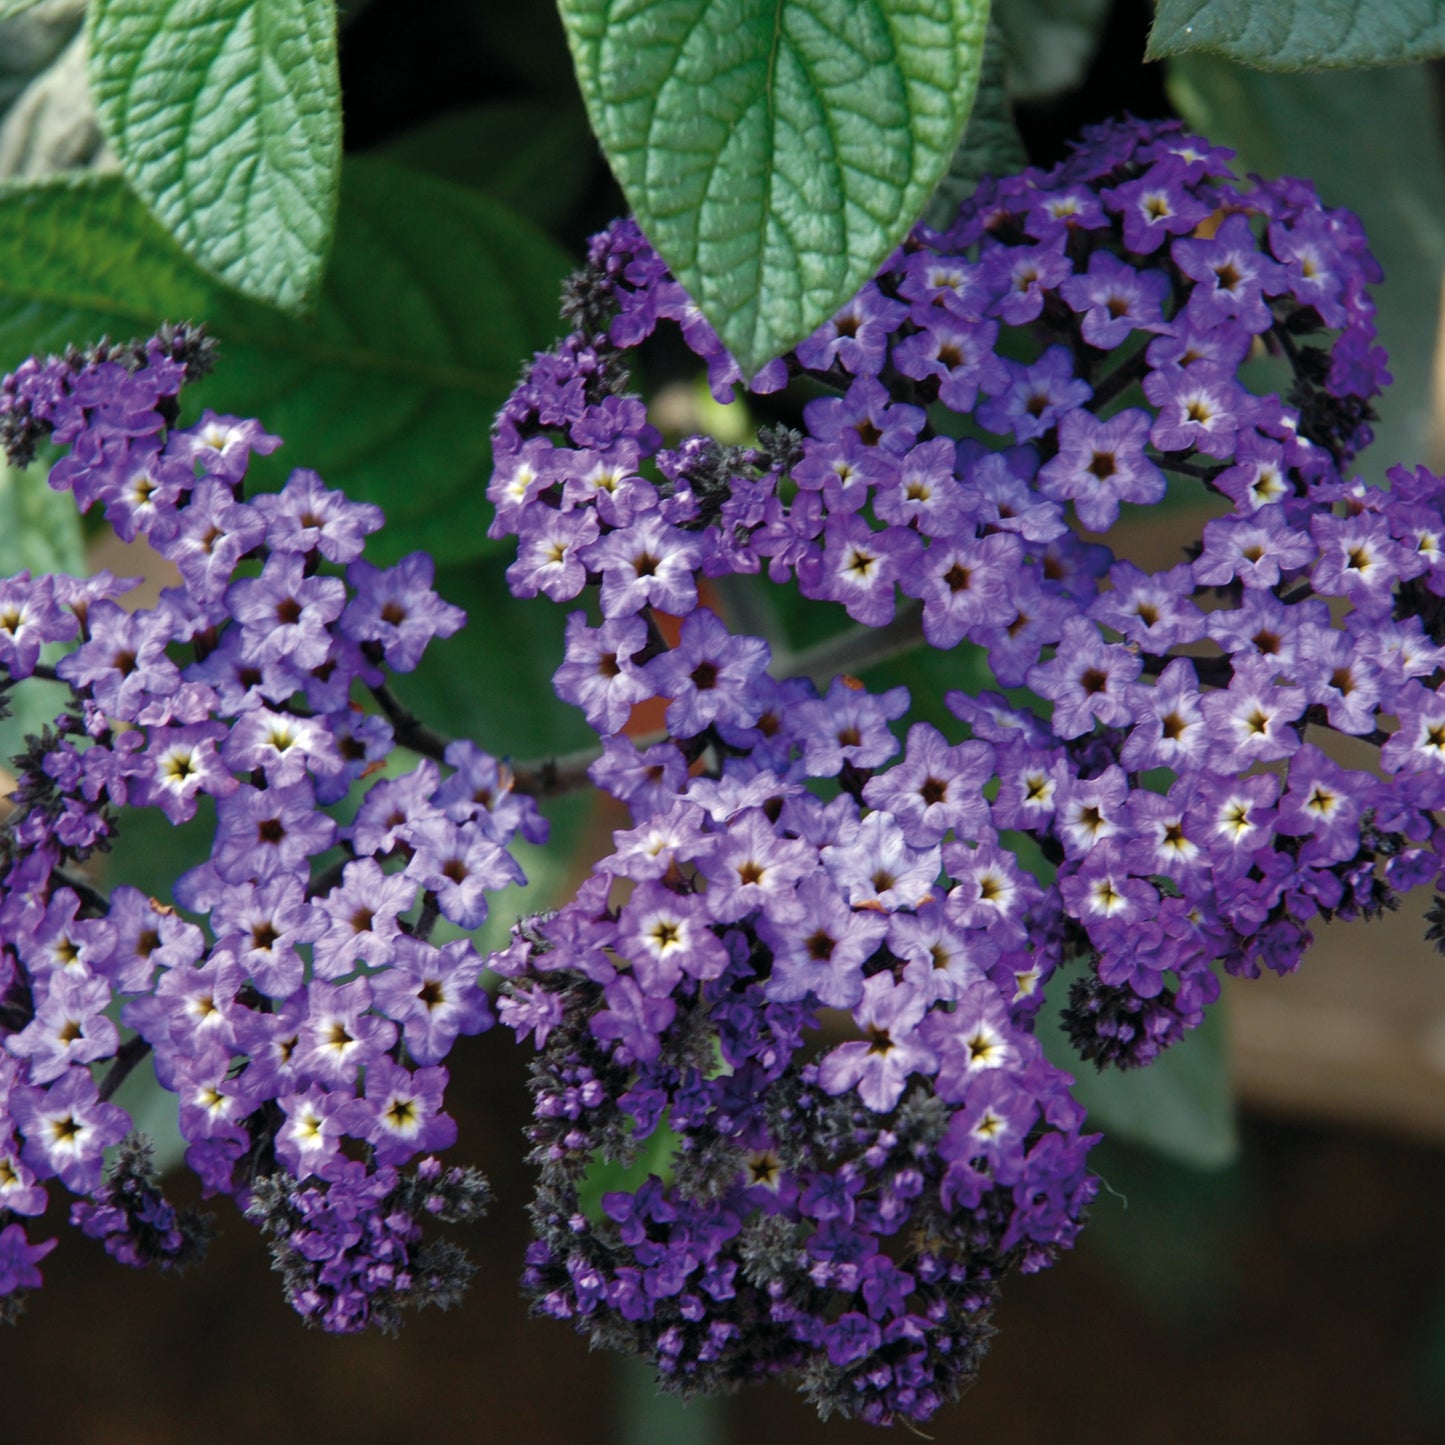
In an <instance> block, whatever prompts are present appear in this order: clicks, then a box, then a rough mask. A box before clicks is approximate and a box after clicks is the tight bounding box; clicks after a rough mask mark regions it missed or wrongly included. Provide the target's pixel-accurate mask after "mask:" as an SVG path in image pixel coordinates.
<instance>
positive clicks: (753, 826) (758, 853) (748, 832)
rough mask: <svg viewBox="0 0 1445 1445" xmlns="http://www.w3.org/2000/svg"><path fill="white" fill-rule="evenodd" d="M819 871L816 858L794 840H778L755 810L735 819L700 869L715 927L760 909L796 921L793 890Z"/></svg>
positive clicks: (751, 809)
mask: <svg viewBox="0 0 1445 1445" xmlns="http://www.w3.org/2000/svg"><path fill="white" fill-rule="evenodd" d="M817 866H818V855H817V853H816V852H815V851H814V850H813V849H812V848H810V847H809V846H808V845H807V844H806V843H804V842H801V841H799V840H798V839H796V838H781V837H779V836H778V834H777V833H776V832H775V831H774V830H773V826H772V824H771V823H769V822H768V819H767V816H766V815H765V814H764V813H763V811H762V810H761V809H759V808H750V809H748V810H747V811H746V812H744V813H743V814H742V815H741V816H740V817H738V818H737V819H735V820H734V821H733V822H732V824H731V825H730V826H729V828H728V834H727V837H726V838H725V839H724V840H723V841H722V842H721V843H720V844H719V845H718V846H717V848H716V849H715V850H714V851H713V852H711V853H710V854H709V855H708V856H707V857H706V858H704V859H702V860H701V862H700V864H699V868H700V871H701V872H702V875H703V877H704V878H706V879H707V883H708V906H709V908H711V910H712V915H713V917H714V918H715V919H716V920H717V921H718V922H719V923H732V922H734V921H735V920H737V919H740V918H744V917H746V916H747V915H748V914H749V913H752V912H755V911H756V910H758V909H763V910H765V911H766V912H767V914H768V916H769V917H771V918H774V919H779V920H788V919H795V918H796V917H797V916H798V914H799V912H800V911H801V905H800V904H799V903H798V900H797V898H796V895H795V889H794V885H795V884H797V882H798V881H799V880H800V879H801V878H803V877H804V876H806V875H807V874H808V873H810V872H811V871H812V870H813V869H814V868H816V867H817Z"/></svg>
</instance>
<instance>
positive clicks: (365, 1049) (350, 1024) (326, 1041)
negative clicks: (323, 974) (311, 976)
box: [296, 978, 396, 1086]
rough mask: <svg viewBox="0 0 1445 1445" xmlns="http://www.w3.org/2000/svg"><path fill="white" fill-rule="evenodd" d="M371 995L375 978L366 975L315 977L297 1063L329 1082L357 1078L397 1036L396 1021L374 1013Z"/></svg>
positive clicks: (342, 1082)
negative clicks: (327, 980)
mask: <svg viewBox="0 0 1445 1445" xmlns="http://www.w3.org/2000/svg"><path fill="white" fill-rule="evenodd" d="M371 1001H372V996H371V984H370V982H369V981H368V980H367V979H365V978H353V979H351V980H349V981H348V982H346V983H334V984H333V983H319V982H312V984H311V985H310V988H309V989H308V992H307V1004H306V1019H305V1021H304V1022H303V1023H302V1025H301V1032H300V1035H299V1037H298V1039H297V1044H296V1067H297V1069H298V1070H299V1071H300V1072H301V1073H302V1074H304V1075H309V1076H310V1077H311V1078H313V1079H317V1080H319V1081H321V1082H322V1083H324V1084H329V1085H336V1086H344V1085H350V1084H352V1083H354V1082H355V1081H356V1078H357V1075H358V1073H359V1072H360V1071H361V1070H362V1069H366V1068H369V1067H370V1066H371V1065H372V1064H373V1063H375V1062H376V1060H377V1059H379V1058H380V1057H381V1056H382V1055H383V1054H384V1053H386V1051H387V1050H388V1049H389V1048H390V1047H391V1046H392V1044H393V1042H395V1039H396V1025H395V1024H394V1023H392V1022H391V1020H390V1019H386V1018H379V1017H378V1016H377V1015H376V1014H374V1013H371V1012H370V1008H371Z"/></svg>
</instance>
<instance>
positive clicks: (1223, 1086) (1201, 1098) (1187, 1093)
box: [1038, 979, 1239, 1169]
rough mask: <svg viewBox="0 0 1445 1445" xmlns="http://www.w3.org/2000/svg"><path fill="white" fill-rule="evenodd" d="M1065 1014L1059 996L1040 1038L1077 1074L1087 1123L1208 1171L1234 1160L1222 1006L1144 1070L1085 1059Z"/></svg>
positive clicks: (1234, 1137)
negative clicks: (1062, 1020)
mask: <svg viewBox="0 0 1445 1445" xmlns="http://www.w3.org/2000/svg"><path fill="white" fill-rule="evenodd" d="M1060 981H1061V982H1065V980H1062V979H1061V980H1060ZM1055 987H1056V989H1057V987H1058V986H1057V985H1056V986H1055ZM1057 1018H1058V1011H1057V1009H1056V1008H1054V1007H1052V1001H1051V1005H1050V1006H1048V1007H1046V1008H1045V1011H1044V1013H1043V1014H1042V1015H1041V1016H1040V1019H1039V1029H1038V1033H1039V1042H1040V1043H1041V1044H1042V1045H1043V1046H1044V1052H1045V1053H1046V1054H1047V1055H1048V1056H1049V1058H1050V1059H1051V1060H1052V1061H1053V1062H1054V1063H1055V1064H1056V1065H1057V1066H1058V1067H1059V1068H1061V1069H1065V1070H1067V1071H1068V1072H1069V1073H1071V1074H1072V1075H1073V1076H1074V1080H1075V1082H1074V1089H1073V1094H1074V1097H1075V1098H1076V1099H1077V1100H1078V1101H1079V1102H1080V1103H1081V1104H1082V1105H1083V1106H1084V1108H1085V1109H1086V1110H1088V1115H1089V1117H1088V1120H1087V1123H1086V1126H1085V1127H1086V1128H1088V1129H1102V1130H1103V1131H1104V1133H1105V1134H1107V1135H1109V1136H1111V1137H1117V1138H1119V1139H1122V1140H1125V1141H1127V1142H1129V1143H1131V1144H1141V1145H1143V1146H1144V1147H1146V1148H1148V1149H1152V1150H1154V1151H1155V1152H1156V1153H1158V1154H1162V1155H1164V1156H1165V1157H1166V1158H1169V1159H1174V1160H1177V1161H1178V1162H1179V1163H1181V1164H1192V1165H1194V1166H1196V1167H1197V1168H1200V1169H1218V1168H1221V1167H1222V1166H1223V1165H1225V1164H1228V1163H1230V1162H1231V1161H1232V1160H1233V1159H1234V1157H1235V1155H1236V1154H1237V1153H1238V1152H1239V1136H1238V1132H1237V1130H1236V1127H1235V1112H1234V1093H1233V1090H1232V1089H1231V1087H1230V1082H1229V1068H1228V1063H1227V1060H1226V1057H1225V1034H1226V1030H1225V1020H1224V1007H1223V1005H1222V1004H1215V1005H1214V1006H1213V1008H1212V1009H1211V1010H1210V1012H1209V1014H1208V1015H1207V1016H1206V1018H1205V1020H1204V1022H1203V1023H1202V1024H1201V1025H1200V1026H1199V1027H1198V1028H1197V1029H1195V1030H1194V1031H1193V1032H1192V1033H1189V1034H1186V1035H1185V1037H1184V1038H1183V1039H1182V1040H1181V1041H1180V1042H1179V1043H1177V1044H1175V1045H1174V1047H1173V1048H1171V1049H1167V1050H1166V1051H1165V1052H1164V1053H1162V1054H1160V1055H1159V1057H1158V1058H1157V1059H1156V1060H1155V1061H1154V1062H1153V1063H1152V1064H1150V1065H1149V1066H1148V1067H1147V1068H1143V1069H1127V1070H1121V1069H1105V1070H1103V1071H1102V1072H1100V1071H1099V1070H1097V1069H1095V1067H1094V1066H1093V1064H1088V1063H1084V1062H1083V1061H1082V1060H1080V1058H1079V1056H1078V1055H1077V1054H1076V1053H1075V1052H1074V1051H1073V1049H1072V1047H1071V1046H1070V1044H1069V1041H1068V1039H1067V1037H1066V1036H1065V1034H1064V1031H1063V1029H1062V1028H1061V1027H1059V1026H1057V1023H1056V1020H1057Z"/></svg>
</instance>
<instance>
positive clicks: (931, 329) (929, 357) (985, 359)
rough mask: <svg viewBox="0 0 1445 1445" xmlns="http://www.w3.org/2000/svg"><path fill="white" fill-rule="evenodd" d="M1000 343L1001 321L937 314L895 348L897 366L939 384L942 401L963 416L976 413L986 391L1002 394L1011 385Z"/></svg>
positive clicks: (905, 372) (919, 378)
mask: <svg viewBox="0 0 1445 1445" xmlns="http://www.w3.org/2000/svg"><path fill="white" fill-rule="evenodd" d="M997 340H998V322H996V321H980V322H968V321H960V320H957V319H955V318H952V317H949V316H947V315H937V314H935V315H933V316H931V317H929V318H928V321H927V323H926V325H924V327H923V329H922V330H921V331H916V332H914V333H913V334H912V335H911V336H905V337H904V338H903V339H902V340H901V341H900V342H898V343H897V344H896V345H895V346H894V348H893V364H894V366H896V367H897V368H898V370H899V371H900V372H902V373H903V375H904V376H911V377H913V378H914V379H915V380H916V381H929V380H932V381H935V382H936V383H937V384H938V399H939V401H941V402H942V403H943V404H944V406H946V407H948V409H949V410H950V411H956V412H959V413H961V414H962V413H966V412H970V411H972V410H973V407H974V404H975V403H976V402H977V400H978V394H979V392H980V391H985V392H997V391H1000V390H1002V388H1003V387H1005V386H1006V385H1007V384H1008V371H1007V368H1006V367H1005V366H1004V364H1003V362H1002V361H1000V360H999V358H998V356H997V355H996V354H995V353H994V343H995V342H996V341H997Z"/></svg>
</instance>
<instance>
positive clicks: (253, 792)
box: [211, 778, 336, 883]
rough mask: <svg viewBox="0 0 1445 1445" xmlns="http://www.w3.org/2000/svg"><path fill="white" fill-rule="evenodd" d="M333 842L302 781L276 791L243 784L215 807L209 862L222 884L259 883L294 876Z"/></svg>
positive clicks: (312, 795)
mask: <svg viewBox="0 0 1445 1445" xmlns="http://www.w3.org/2000/svg"><path fill="white" fill-rule="evenodd" d="M335 837H336V824H335V823H333V822H332V821H331V819H330V818H328V817H327V816H326V814H325V813H321V812H318V811H317V809H316V795H315V793H314V791H313V790H312V787H311V783H310V781H309V780H308V779H304V778H303V779H302V780H301V781H300V782H298V783H293V784H291V785H290V786H289V787H282V788H265V789H262V788H252V787H248V786H245V785H244V784H243V785H242V786H241V787H239V788H238V789H237V790H236V792H234V793H232V794H231V795H230V796H229V797H225V798H221V799H220V800H219V802H218V803H217V805H216V837H215V841H214V843H213V844H212V845H211V861H212V862H213V863H214V864H215V867H216V871H217V873H218V874H219V875H220V877H221V878H222V879H223V880H224V881H225V882H227V883H244V882H246V881H247V880H248V879H250V880H252V881H255V882H258V883H259V882H262V881H264V880H265V879H267V878H272V877H274V876H276V875H277V874H280V873H294V872H295V871H296V869H297V868H299V867H301V866H303V865H304V864H305V863H306V861H307V860H308V859H311V858H314V857H316V856H317V855H318V854H319V853H324V852H325V851H326V849H327V848H328V847H330V845H331V843H332V841H333V839H334V838H335Z"/></svg>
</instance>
